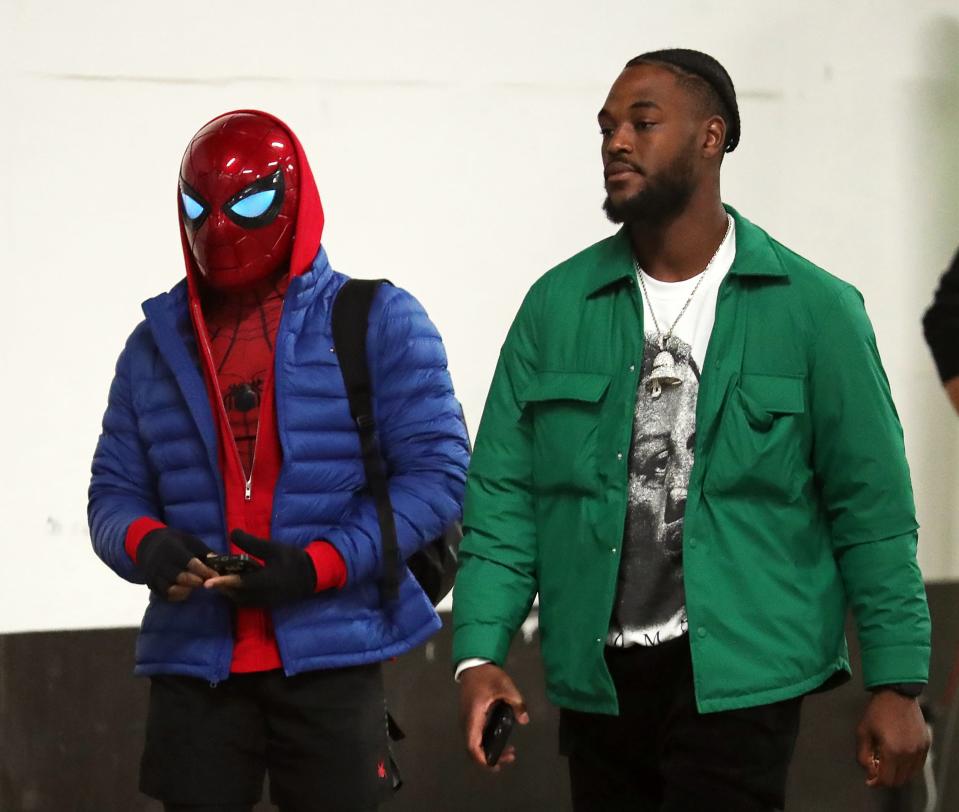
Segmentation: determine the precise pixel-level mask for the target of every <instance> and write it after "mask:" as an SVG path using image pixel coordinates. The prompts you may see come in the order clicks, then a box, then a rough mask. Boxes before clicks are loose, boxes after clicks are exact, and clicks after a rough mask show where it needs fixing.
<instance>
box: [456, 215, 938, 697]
mask: <svg viewBox="0 0 959 812" xmlns="http://www.w3.org/2000/svg"><path fill="white" fill-rule="evenodd" d="M727 209H728V211H729V212H730V214H731V215H732V216H733V218H734V219H735V221H736V258H735V261H734V263H733V265H732V268H731V269H730V271H729V274H728V276H727V277H726V279H725V280H724V281H723V283H722V285H721V287H720V291H719V297H718V302H717V305H716V320H715V326H714V328H713V332H712V336H711V338H710V341H709V347H708V350H707V353H706V358H705V362H704V364H703V369H702V371H701V372H702V376H701V379H700V388H699V400H698V404H697V410H696V420H697V423H696V425H697V431H696V440H695V463H694V466H693V469H692V472H691V474H690V480H689V492H688V500H687V503H686V513H685V523H684V531H683V566H684V582H685V591H686V607H687V613H688V618H689V640H690V647H691V649H692V658H693V671H694V677H695V689H696V699H697V704H698V707H699V710H700V711H701V712H703V713H708V712H712V711H721V710H727V709H732V708H741V707H748V706H752V705H760V704H765V703H770V702H776V701H779V700H783V699H787V698H790V697H794V696H798V695H800V694H804V693H807V692H809V691H811V690H814V689H816V688H818V687H820V686H822V685H823V683H824V682H826V680H828V679H829V678H831V677H833V676H834V675H836V674H837V672H842V671H844V672H846V673H848V672H849V659H848V650H847V646H846V640H845V636H844V620H845V615H846V611H847V607H848V606H851V608H852V611H853V614H854V617H855V619H856V622H857V626H858V631H859V637H860V643H861V648H862V666H863V672H864V682H865V685H866V687H870V686H874V685H882V684H887V683H896V682H925V681H926V680H927V677H928V662H929V637H930V622H929V612H928V607H927V604H926V598H925V590H924V587H923V582H922V576H921V573H920V572H919V567H918V565H917V563H916V539H917V527H918V526H917V524H916V518H915V506H914V503H913V496H912V487H911V484H910V479H909V470H908V466H907V463H906V458H905V450H904V447H903V436H902V428H901V426H900V423H899V418H898V416H897V414H896V409H895V406H894V405H893V402H892V398H891V395H890V390H889V384H888V381H887V379H886V376H885V373H884V372H883V368H882V364H881V362H880V359H879V354H878V350H877V348H876V342H875V336H874V334H873V331H872V327H871V325H870V323H869V319H868V317H867V316H866V312H865V309H864V307H863V301H862V297H861V295H860V294H859V292H858V291H857V290H856V289H855V288H853V287H852V286H851V285H849V284H847V283H845V282H842V281H841V280H839V279H836V278H835V277H833V276H831V275H829V274H828V273H826V272H825V271H823V270H821V269H820V268H817V267H816V266H814V265H813V264H812V263H810V262H808V261H807V260H805V259H803V258H802V257H800V256H798V255H797V254H795V253H793V252H792V251H790V250H789V249H787V248H786V247H784V246H783V245H781V244H780V243H778V242H776V241H775V240H774V239H772V238H771V237H770V236H769V235H768V234H766V232H765V231H763V230H762V229H760V228H758V227H757V226H755V225H753V224H752V223H750V222H749V221H748V220H746V219H745V218H743V217H742V216H741V215H739V214H738V213H737V212H736V211H734V210H733V209H731V208H728V207H727ZM642 356H643V307H642V301H641V299H640V291H639V289H638V285H637V280H636V274H635V271H634V268H633V261H632V250H631V246H630V242H629V238H628V235H627V233H626V232H625V230H621V231H620V232H619V233H617V234H616V235H614V236H612V237H610V238H608V239H605V240H603V241H601V242H598V243H596V244H595V245H593V246H591V247H590V248H587V249H586V250H585V251H582V252H581V253H579V254H577V255H576V256H574V257H572V258H571V259H569V260H567V261H566V262H563V263H562V264H561V265H559V266H557V267H556V268H554V269H553V270H551V271H549V272H548V273H547V274H545V275H544V276H543V277H542V278H541V279H540V280H539V281H537V282H536V283H535V284H534V285H533V287H532V289H531V290H530V292H529V294H528V295H527V296H526V299H525V300H524V302H523V305H522V307H521V308H520V311H519V313H518V315H517V317H516V319H515V321H514V323H513V325H512V327H511V329H510V331H509V334H508V336H507V338H506V341H505V343H504V345H503V348H502V351H501V354H500V359H499V363H498V366H497V369H496V373H495V376H494V378H493V383H492V386H491V388H490V392H489V397H488V399H487V403H486V408H485V411H484V413H483V419H482V422H481V425H480V429H479V433H478V436H477V441H476V449H475V452H474V455H473V460H472V464H471V467H470V473H469V481H468V485H467V495H466V505H465V518H464V525H465V531H466V535H465V538H464V539H463V543H462V547H461V563H460V571H459V574H458V576H457V581H456V587H455V591H454V609H453V623H454V641H453V658H454V661H455V662H459V661H461V660H463V659H466V658H469V657H483V658H486V659H489V660H492V661H493V662H495V663H497V664H500V665H502V664H503V662H504V660H505V658H506V655H507V652H508V649H509V646H510V641H511V640H512V638H513V635H514V634H515V632H516V631H517V629H518V628H519V627H520V625H521V624H522V623H523V621H524V620H525V618H526V616H527V614H528V612H529V610H530V607H531V606H532V603H533V599H534V597H535V596H536V594H537V593H538V594H539V623H540V635H541V645H542V656H543V661H544V666H545V671H546V682H547V693H548V696H549V698H550V700H551V701H552V702H553V703H554V704H557V705H560V706H563V707H567V708H572V709H575V710H581V711H587V712H593V713H606V714H616V713H618V703H617V699H616V692H615V689H614V687H613V683H612V680H611V678H610V675H609V671H608V670H607V668H606V664H605V661H604V657H603V651H604V646H605V641H606V635H607V630H608V627H609V622H610V615H611V611H612V607H613V601H614V598H615V592H616V580H617V574H618V571H619V561H620V549H621V547H622V539H623V531H624V523H625V518H626V502H627V489H628V479H629V471H628V461H629V450H630V441H631V436H632V429H633V418H634V408H635V404H636V396H637V386H638V384H639V374H640V368H641V361H642Z"/></svg>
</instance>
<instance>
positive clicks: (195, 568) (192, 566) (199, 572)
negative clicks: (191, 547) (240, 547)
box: [186, 558, 217, 586]
mask: <svg viewBox="0 0 959 812" xmlns="http://www.w3.org/2000/svg"><path fill="white" fill-rule="evenodd" d="M186 568H187V572H190V573H192V574H193V575H195V576H197V577H198V578H199V579H200V582H201V583H202V582H203V581H206V580H207V579H208V578H216V576H217V572H216V570H214V569H211V568H210V567H208V566H207V565H206V564H204V563H203V562H202V561H201V560H200V559H199V558H191V559H190V560H189V561H188V562H187V565H186ZM197 586H199V584H197Z"/></svg>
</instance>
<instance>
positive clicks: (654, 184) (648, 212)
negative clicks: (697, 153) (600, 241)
mask: <svg viewBox="0 0 959 812" xmlns="http://www.w3.org/2000/svg"><path fill="white" fill-rule="evenodd" d="M695 188H696V184H695V180H694V178H693V161H692V158H691V156H687V155H680V156H679V157H678V158H677V159H676V160H675V161H673V163H672V164H670V165H669V166H668V167H667V168H666V169H665V170H664V171H662V172H660V173H658V174H656V175H651V176H648V177H647V178H646V187H645V188H644V189H643V190H642V191H641V192H637V193H636V194H635V195H633V196H632V197H628V198H626V199H625V200H621V201H620V202H618V203H614V202H613V201H612V200H611V199H610V197H609V195H607V196H606V200H604V201H603V211H604V212H606V216H607V217H608V218H609V220H610V222H612V223H617V224H619V223H625V224H626V225H627V226H631V225H656V224H659V223H665V222H667V221H669V220H672V219H673V218H674V217H676V216H677V215H678V214H680V213H681V212H682V211H683V210H684V209H685V208H686V205H687V204H688V203H689V199H690V198H691V197H692V196H693V192H694V191H695Z"/></svg>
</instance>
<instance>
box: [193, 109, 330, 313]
mask: <svg viewBox="0 0 959 812" xmlns="http://www.w3.org/2000/svg"><path fill="white" fill-rule="evenodd" d="M243 114H245V115H253V116H258V117H261V118H263V119H266V120H267V121H268V122H270V123H272V124H273V125H275V126H276V127H278V128H279V129H280V130H282V131H283V132H284V133H285V134H286V135H287V137H288V138H289V141H290V143H291V144H292V146H293V152H294V154H295V156H296V169H297V175H298V183H297V190H296V191H297V199H296V210H295V214H294V216H293V224H292V227H293V234H292V248H291V252H290V260H289V275H290V278H294V277H296V276H299V275H300V274H302V273H304V272H306V271H307V270H309V268H310V266H311V264H312V262H313V259H314V258H315V257H316V255H317V253H318V252H319V250H320V245H321V242H322V237H323V224H324V215H323V204H322V202H321V201H320V194H319V190H318V189H317V188H316V181H315V180H314V178H313V172H312V170H311V169H310V164H309V161H308V160H307V157H306V153H305V152H304V150H303V146H302V144H301V143H300V140H299V139H298V138H297V137H296V134H295V133H294V132H293V131H292V130H291V129H290V128H289V126H287V125H286V123H285V122H283V121H281V120H280V119H278V118H277V117H276V116H274V115H271V114H270V113H265V112H263V111H261V110H232V111H230V112H228V113H223V114H222V115H219V116H216V117H215V118H213V119H211V120H210V121H209V122H207V123H206V124H205V125H204V126H203V127H202V128H201V129H200V130H199V131H198V135H199V134H200V133H203V132H204V131H206V130H208V128H210V126H211V125H213V124H215V123H216V122H218V121H227V120H229V119H230V118H231V117H234V116H237V115H243ZM196 138H197V136H194V139H191V142H190V145H189V146H188V147H187V153H188V154H189V152H190V149H191V148H192V146H193V144H194V141H195V140H196ZM278 174H279V173H278ZM268 177H269V175H268V174H267V173H263V174H261V175H257V174H253V175H250V176H249V177H248V178H246V179H245V180H246V181H248V182H249V183H251V184H252V183H253V182H255V181H258V180H261V178H268ZM182 184H183V179H182V178H181V179H180V183H179V184H178V188H177V212H178V216H179V223H180V242H181V245H182V247H183V261H184V264H185V266H186V276H187V284H188V287H189V292H190V299H191V300H192V301H197V298H198V295H197V294H198V291H197V279H198V278H199V277H200V276H201V274H200V271H199V269H198V268H197V263H196V260H195V258H194V255H193V251H192V250H191V247H190V240H189V235H188V232H187V228H188V221H189V213H188V212H187V211H186V210H185V207H184V202H183V186H182ZM211 214H216V215H219V214H221V213H220V212H216V213H211V212H207V213H206V215H204V216H209V215H211Z"/></svg>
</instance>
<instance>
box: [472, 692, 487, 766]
mask: <svg viewBox="0 0 959 812" xmlns="http://www.w3.org/2000/svg"><path fill="white" fill-rule="evenodd" d="M491 704H492V702H489V703H487V704H484V703H482V702H475V703H474V704H473V706H472V708H471V709H470V713H469V716H468V718H467V720H466V751H467V752H468V753H469V755H470V758H472V759H473V761H475V762H476V763H477V764H479V765H480V766H481V767H487V764H486V754H485V753H484V752H483V744H482V742H483V725H484V724H486V715H487V712H488V711H489V706H490V705H491Z"/></svg>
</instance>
